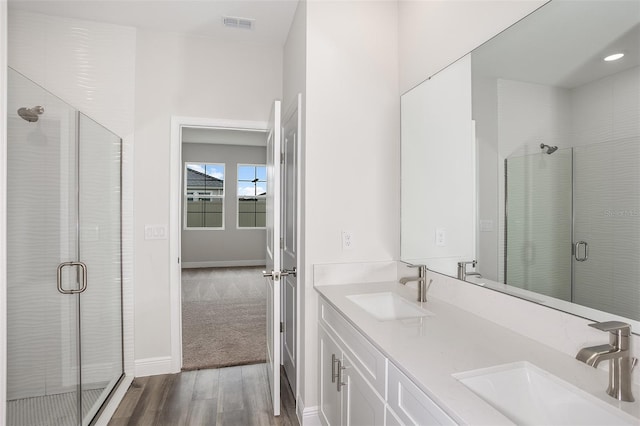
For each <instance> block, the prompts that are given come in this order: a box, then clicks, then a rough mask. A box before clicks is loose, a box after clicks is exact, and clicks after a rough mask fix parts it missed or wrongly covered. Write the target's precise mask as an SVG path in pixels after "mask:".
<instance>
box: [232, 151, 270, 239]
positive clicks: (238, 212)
mask: <svg viewBox="0 0 640 426" xmlns="http://www.w3.org/2000/svg"><path fill="white" fill-rule="evenodd" d="M240 167H263V168H264V171H265V180H264V183H265V195H255V196H251V197H252V198H258V199H263V200H265V208H266V200H267V195H266V191H267V189H266V183H267V165H266V164H255V163H237V164H236V229H237V230H239V231H247V230H256V229H258V230H260V229H267V226H266V225H267V224H266V211H265V226H240V198H241V197H243V198H245V197H249V196H248V195H242V196H241V195H240V194H238V185H239V184H240V182H241V181H240ZM242 182H246V181H242ZM258 182H260V181H258ZM254 214H255V212H254Z"/></svg>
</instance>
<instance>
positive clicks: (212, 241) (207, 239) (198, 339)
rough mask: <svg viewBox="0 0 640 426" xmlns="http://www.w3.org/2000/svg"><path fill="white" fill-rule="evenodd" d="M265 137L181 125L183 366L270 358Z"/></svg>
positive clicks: (187, 367) (224, 363) (247, 132)
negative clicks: (267, 293) (267, 332)
mask: <svg viewBox="0 0 640 426" xmlns="http://www.w3.org/2000/svg"><path fill="white" fill-rule="evenodd" d="M265 138H266V137H265V134H264V133H263V132H259V131H246V130H239V129H238V130H235V129H234V130H230V129H219V128H201V127H199V128H193V127H184V128H183V129H182V131H181V148H182V151H181V157H182V161H181V163H182V165H181V167H182V170H183V173H182V191H181V199H182V206H183V207H182V209H181V213H182V215H181V216H182V217H181V230H180V232H181V241H182V243H181V255H180V257H181V266H182V268H181V269H182V279H181V284H182V289H181V297H182V304H181V309H182V357H183V359H182V370H194V369H203V368H218V367H227V366H234V365H244V364H255V363H263V362H265V360H266V359H265V354H266V291H265V288H264V282H263V278H262V273H261V271H262V270H263V269H264V263H265V261H264V247H265V196H266V171H265V161H266V148H265V146H264V141H265Z"/></svg>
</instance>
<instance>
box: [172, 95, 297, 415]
mask: <svg viewBox="0 0 640 426" xmlns="http://www.w3.org/2000/svg"><path fill="white" fill-rule="evenodd" d="M298 105H299V99H298ZM295 111H296V112H297V111H299V108H296V109H295ZM291 116H295V117H297V118H298V120H296V123H298V122H299V114H295V113H292V114H291ZM283 124H284V123H283ZM171 127H172V136H171V141H172V142H171V183H170V185H171V189H170V192H171V209H170V211H171V213H170V228H169V229H170V232H169V235H170V240H169V250H170V254H171V259H172V261H171V263H170V277H171V278H170V294H171V301H172V302H171V355H172V356H171V362H172V369H173V371H174V372H179V371H180V370H181V369H182V367H183V365H184V367H186V368H187V369H188V368H190V367H189V365H188V360H187V358H186V357H185V356H183V350H182V349H183V337H184V335H185V334H186V332H185V333H183V329H182V328H183V315H182V301H183V298H182V296H183V294H185V300H189V299H191V301H195V296H194V293H196V292H197V293H199V294H202V291H204V292H207V291H216V292H218V291H219V290H217V289H216V290H211V288H210V287H207V285H206V284H205V283H203V281H205V280H206V279H207V278H206V276H207V275H209V276H212V275H225V274H227V275H230V276H233V275H241V274H243V273H244V272H246V271H241V270H243V269H244V270H249V269H253V270H254V271H255V272H258V274H256V275H257V276H258V277H259V278H258V280H260V281H261V284H259V285H258V286H259V287H260V290H258V289H257V287H252V285H251V284H249V285H248V286H247V287H248V288H249V291H250V292H251V291H252V288H253V292H254V293H255V294H256V295H257V294H261V293H259V292H261V291H262V290H263V289H264V287H265V284H264V281H262V280H263V279H264V278H263V277H262V273H261V272H262V270H263V269H264V267H263V265H264V261H265V260H264V257H265V247H266V243H265V244H260V245H259V249H260V257H259V261H258V257H257V255H255V256H253V257H249V258H245V259H243V260H233V259H231V258H224V257H222V256H221V257H219V258H215V260H211V259H203V258H193V257H192V258H189V256H187V254H186V252H185V251H184V247H183V245H184V241H183V237H184V235H185V233H186V230H184V229H183V217H184V215H185V207H186V202H187V201H188V195H189V194H186V193H185V188H184V187H183V186H182V182H183V181H186V179H185V177H184V176H185V161H183V158H182V157H183V142H184V141H183V135H184V133H185V132H190V131H206V130H209V131H211V130H215V131H216V132H215V133H217V134H219V135H225V134H226V136H230V135H232V134H234V135H238V134H241V133H249V134H252V135H255V136H260V145H261V146H263V147H265V146H266V139H267V138H266V136H267V131H268V130H267V129H268V126H267V123H265V122H245V121H229V120H210V119H199V118H188V117H173V118H172V126H171ZM297 128H299V126H296V129H297ZM285 133H286V132H285ZM294 140H297V138H294ZM195 142H196V145H199V146H200V147H202V146H203V145H204V142H203V141H195ZM198 142H199V143H198ZM208 142H209V144H210V145H211V143H212V141H208ZM213 144H214V145H234V143H229V141H228V140H227V141H226V142H224V143H223V142H221V141H220V140H219V139H218V140H217V141H215V142H213ZM244 144H246V142H243V143H239V144H236V145H244ZM256 146H258V144H257V143H256ZM291 154H292V152H291V151H290V153H289V154H286V153H283V156H284V157H285V158H290V155H291ZM293 156H294V157H295V158H296V159H297V157H298V152H297V151H295V152H293ZM190 161H194V162H200V163H201V165H203V166H204V167H206V166H207V164H208V163H211V164H219V163H220V161H219V160H217V159H215V158H214V159H207V158H204V157H202V156H196V157H195V158H194V159H193V160H190ZM243 161H244V160H243ZM285 163H286V161H285ZM295 163H296V164H297V160H296V162H295ZM244 164H245V165H246V162H245V163H244ZM249 164H253V165H255V164H256V162H253V163H249ZM200 170H202V169H200ZM224 171H225V178H224V181H225V183H224V185H222V188H223V189H224V191H227V192H231V191H236V190H237V188H238V187H239V186H240V182H238V176H239V175H240V173H239V166H238V164H237V163H234V165H227V164H225V167H224ZM230 171H231V172H233V173H236V172H237V176H230V175H229V173H231V172H230ZM289 171H290V172H292V170H291V168H289ZM290 176H296V181H297V171H296V172H293V173H291V174H290ZM254 180H255V178H254V179H249V182H250V183H251V184H252V185H253V186H254V189H255V188H257V187H258V185H259V184H260V182H259V181H260V179H258V180H257V181H256V182H254ZM245 183H246V182H245ZM289 188H296V191H297V186H293V187H292V186H291V185H289ZM224 191H223V192H224ZM191 195H195V194H191ZM200 195H201V194H200V193H199V194H198V197H200ZM202 195H206V197H207V198H211V199H213V198H215V196H216V195H218V194H217V193H216V191H212V192H211V193H208V194H202ZM227 195H230V194H227ZM238 195H239V193H236V194H235V195H234V196H233V197H229V198H226V197H225V201H223V203H227V205H228V204H230V203H231V204H234V205H235V206H236V207H237V205H238V204H239V203H241V202H242V201H253V204H254V207H253V210H251V213H252V214H254V219H255V213H256V212H258V211H260V209H259V208H258V206H259V204H260V203H259V202H258V200H246V199H245V200H241V199H240V197H239V196H238ZM244 195H245V196H246V194H244ZM252 195H253V196H258V195H260V193H259V192H254V193H253V194H252ZM293 201H294V203H295V206H296V207H295V208H294V209H293V210H289V212H290V213H293V217H295V218H296V219H297V218H298V212H299V206H298V204H299V202H300V201H299V197H295V198H293ZM219 205H220V203H218V206H219ZM200 207H202V206H200ZM244 207H247V206H246V205H245V206H244ZM199 211H200V212H201V214H203V213H202V212H206V211H207V210H206V209H205V210H202V208H201V209H200V210H199ZM238 212H240V209H239V208H238V209H237V210H236V212H235V213H234V214H231V215H230V214H229V213H228V212H225V213H224V215H223V216H222V217H221V218H218V219H217V221H216V222H215V223H214V222H212V221H209V222H207V221H206V220H205V219H202V220H205V221H204V222H201V223H200V224H199V225H194V227H198V226H203V224H204V227H206V226H209V225H210V224H213V226H217V227H218V228H220V229H218V230H208V234H210V235H216V233H217V234H218V237H219V236H220V235H219V234H220V230H221V229H230V228H236V227H239V226H238V225H239V224H240V223H241V222H242V223H246V221H245V219H246V218H239V217H238V215H239V213H238ZM242 212H243V213H246V209H242ZM290 223H291V224H293V223H292V222H290ZM294 226H295V225H294ZM249 228H251V227H249ZM254 228H255V226H254ZM238 231H239V232H242V233H248V232H252V230H247V229H242V230H238ZM193 235H198V233H193ZM245 238H246V237H242V238H239V239H240V240H242V239H245ZM298 240H299V236H298V234H297V233H296V234H293V235H291V236H289V238H285V239H284V241H285V242H289V243H290V242H293V241H296V247H297V246H298V244H297V241H298ZM285 246H286V247H290V246H291V244H285ZM286 247H285V251H286ZM212 250H221V251H222V253H224V254H228V253H227V252H228V251H229V250H230V248H229V246H228V245H227V244H226V243H222V244H221V243H220V241H218V244H208V245H205V246H204V248H201V249H200V250H199V252H200V253H201V254H203V253H207V252H209V251H212ZM208 254H211V253H208ZM185 256H186V257H185ZM251 260H253V261H254V262H251ZM290 269H292V270H293V274H292V275H291V276H293V277H295V266H293V267H291V268H290ZM183 271H184V275H185V276H184V279H183ZM191 273H193V276H191ZM198 275H199V276H198ZM187 281H191V282H190V283H187ZM196 282H197V283H196ZM257 282H258V281H256V283H257ZM194 283H196V286H195V287H194V288H195V289H194V288H191V289H187V288H186V287H188V286H189V285H190V284H194ZM183 286H184V287H185V291H184V292H183ZM192 287H193V286H192ZM233 287H234V286H233V285H231V286H228V288H227V289H226V290H220V291H221V292H222V293H224V292H225V291H229V292H231V295H233V296H237V298H238V299H242V296H241V294H242V293H241V291H242V290H240V289H238V288H237V286H236V288H233ZM189 292H191V293H189ZM234 293H235V295H234ZM219 295H220V294H219ZM293 296H294V297H293V300H296V304H295V305H296V306H297V299H298V297H299V294H298V292H297V291H296V292H295V293H294V295H293ZM213 297H214V296H211V298H213ZM266 299H267V298H266V297H265V298H264V299H262V300H263V302H264V303H266V301H267V300H266ZM296 306H292V307H291V308H290V309H289V314H288V315H286V317H285V318H283V320H284V323H285V325H286V326H285V329H289V330H291V331H292V332H293V333H294V335H295V336H296V337H295V338H294V339H289V340H291V342H289V343H290V344H291V345H290V352H293V353H294V356H293V357H292V358H293V361H294V362H293V363H291V364H290V365H289V367H291V366H292V365H293V366H295V364H297V357H296V356H295V354H296V353H297V352H298V338H297V334H298V332H299V330H298V328H297V326H295V325H293V324H295V323H296V322H297V318H298V316H297V307H296ZM294 313H295V314H294ZM292 323H293V324H292ZM281 327H282V324H281ZM259 328H261V329H262V330H264V331H265V332H266V327H259ZM265 334H266V333H265ZM281 334H282V333H281ZM279 340H280V339H279ZM265 352H266V351H265ZM265 355H266V354H265ZM278 364H279V365H280V363H278ZM265 366H267V364H265ZM191 368H193V367H191ZM202 368H204V367H202ZM283 368H284V369H286V368H287V365H286V362H285V365H284V367H283ZM281 374H284V372H283V373H281ZM298 374H299V372H298V371H293V372H292V374H291V375H290V376H289V377H288V380H287V381H288V382H289V383H290V387H291V388H292V389H293V391H294V395H295V391H296V386H295V384H296V382H297V375H298ZM271 384H273V383H271ZM271 393H272V394H273V393H274V391H273V389H271ZM278 405H280V404H278ZM277 411H279V409H278V410H277ZM277 411H276V406H275V405H274V413H275V414H276V415H278V414H277Z"/></svg>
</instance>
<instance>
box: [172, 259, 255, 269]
mask: <svg viewBox="0 0 640 426" xmlns="http://www.w3.org/2000/svg"><path fill="white" fill-rule="evenodd" d="M265 264H266V262H265V260H264V259H259V260H220V261H211V262H182V269H190V268H225V267H227V268H228V267H233V266H264V265H265Z"/></svg>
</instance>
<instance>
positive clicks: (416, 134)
mask: <svg viewBox="0 0 640 426" xmlns="http://www.w3.org/2000/svg"><path fill="white" fill-rule="evenodd" d="M614 54H623V55H624V56H622V57H619V58H618V59H614V58H615V57H611V56H610V55H614ZM401 105H402V225H401V228H402V231H401V234H402V237H401V241H402V243H401V251H402V253H401V257H402V259H403V260H406V261H409V262H414V263H418V262H419V263H426V264H427V265H428V267H430V268H431V269H433V270H436V271H439V272H443V273H446V274H448V275H454V276H455V275H456V266H457V263H458V262H460V261H471V260H477V266H476V268H475V269H473V268H469V271H471V272H475V273H477V274H479V275H471V276H470V278H468V279H467V280H468V281H470V282H473V283H475V284H480V285H483V286H486V287H490V288H492V289H495V290H500V291H505V292H508V293H510V294H513V295H515V296H518V297H524V298H527V299H529V300H532V301H535V302H539V303H544V304H547V305H549V306H551V307H554V308H557V309H562V310H565V311H568V312H571V313H574V314H576V315H580V316H583V317H586V318H591V319H594V320H599V321H601V320H604V319H607V318H612V317H613V316H617V317H620V318H623V319H625V320H632V321H633V325H634V327H635V330H634V332H636V333H638V332H640V1H637V0H630V1H615V0H607V1H561V0H553V1H551V2H549V3H547V4H545V5H544V6H543V7H541V8H539V9H538V10H536V11H535V12H534V13H532V14H531V15H529V16H527V17H526V18H524V19H523V20H521V21H519V22H518V23H516V24H515V25H513V26H512V27H510V28H508V29H507V30H505V31H504V32H502V33H500V34H499V35H498V36H496V37H494V38H493V39H491V40H489V41H488V42H486V43H485V44H483V45H482V46H480V47H478V48H477V49H475V50H474V51H473V52H471V53H470V54H469V55H467V56H466V57H464V58H462V59H461V60H459V61H457V62H456V63H454V64H452V65H450V66H449V67H447V68H446V69H444V70H443V71H441V72H439V73H438V74H436V75H434V76H431V77H430V78H429V79H428V80H425V82H424V83H422V84H421V85H419V86H417V87H416V88H414V89H412V90H410V91H409V92H407V93H406V94H404V95H403V96H402V101H401ZM443 105H444V107H443ZM452 111H455V113H452ZM438 114H440V115H438ZM456 114H457V117H455V118H452V117H454V116H455V115H456ZM451 120H453V121H451ZM456 120H457V121H456ZM605 313H606V314H605ZM612 315H613V316H612Z"/></svg>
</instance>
